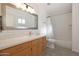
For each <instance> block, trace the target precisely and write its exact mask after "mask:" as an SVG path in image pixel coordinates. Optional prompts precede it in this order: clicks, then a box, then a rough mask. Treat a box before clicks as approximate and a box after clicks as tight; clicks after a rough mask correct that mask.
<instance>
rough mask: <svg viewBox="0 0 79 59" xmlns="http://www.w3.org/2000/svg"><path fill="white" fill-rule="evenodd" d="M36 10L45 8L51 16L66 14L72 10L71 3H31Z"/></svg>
mask: <svg viewBox="0 0 79 59" xmlns="http://www.w3.org/2000/svg"><path fill="white" fill-rule="evenodd" d="M29 5H31V6H32V7H33V8H35V10H37V11H38V10H39V9H41V10H43V11H46V13H47V14H48V15H50V16H54V15H59V14H64V13H68V12H71V11H72V4H71V3H30V4H29Z"/></svg>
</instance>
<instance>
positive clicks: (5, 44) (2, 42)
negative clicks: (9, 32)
mask: <svg viewBox="0 0 79 59" xmlns="http://www.w3.org/2000/svg"><path fill="white" fill-rule="evenodd" d="M43 36H45V35H26V36H20V37H16V38H9V39H0V50H2V49H6V48H9V47H12V46H15V45H18V44H22V43H24V42H28V41H31V40H35V39H36V38H39V37H43Z"/></svg>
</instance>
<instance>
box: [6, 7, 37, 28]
mask: <svg viewBox="0 0 79 59" xmlns="http://www.w3.org/2000/svg"><path fill="white" fill-rule="evenodd" d="M5 19H6V21H5V27H6V29H37V28H38V16H37V15H35V14H30V13H28V12H26V11H22V10H19V9H16V8H12V7H9V6H6V16H5Z"/></svg>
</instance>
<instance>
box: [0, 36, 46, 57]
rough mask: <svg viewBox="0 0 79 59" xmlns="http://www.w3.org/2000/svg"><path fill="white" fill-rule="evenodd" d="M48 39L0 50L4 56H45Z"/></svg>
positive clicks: (39, 39) (42, 38)
mask: <svg viewBox="0 0 79 59" xmlns="http://www.w3.org/2000/svg"><path fill="white" fill-rule="evenodd" d="M46 43H47V41H46V37H41V38H37V39H35V40H32V41H29V42H25V43H22V44H19V45H16V46H14V47H10V48H7V49H3V50H0V55H2V56H40V55H43V53H44V51H45V47H46Z"/></svg>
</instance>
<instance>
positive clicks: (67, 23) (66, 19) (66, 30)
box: [52, 13, 72, 48]
mask: <svg viewBox="0 0 79 59" xmlns="http://www.w3.org/2000/svg"><path fill="white" fill-rule="evenodd" d="M52 22H53V26H54V32H55V39H56V44H57V45H59V46H62V47H65V48H71V47H72V46H71V45H72V44H71V41H72V31H71V23H72V14H71V13H66V14H62V15H57V16H54V17H52Z"/></svg>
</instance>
